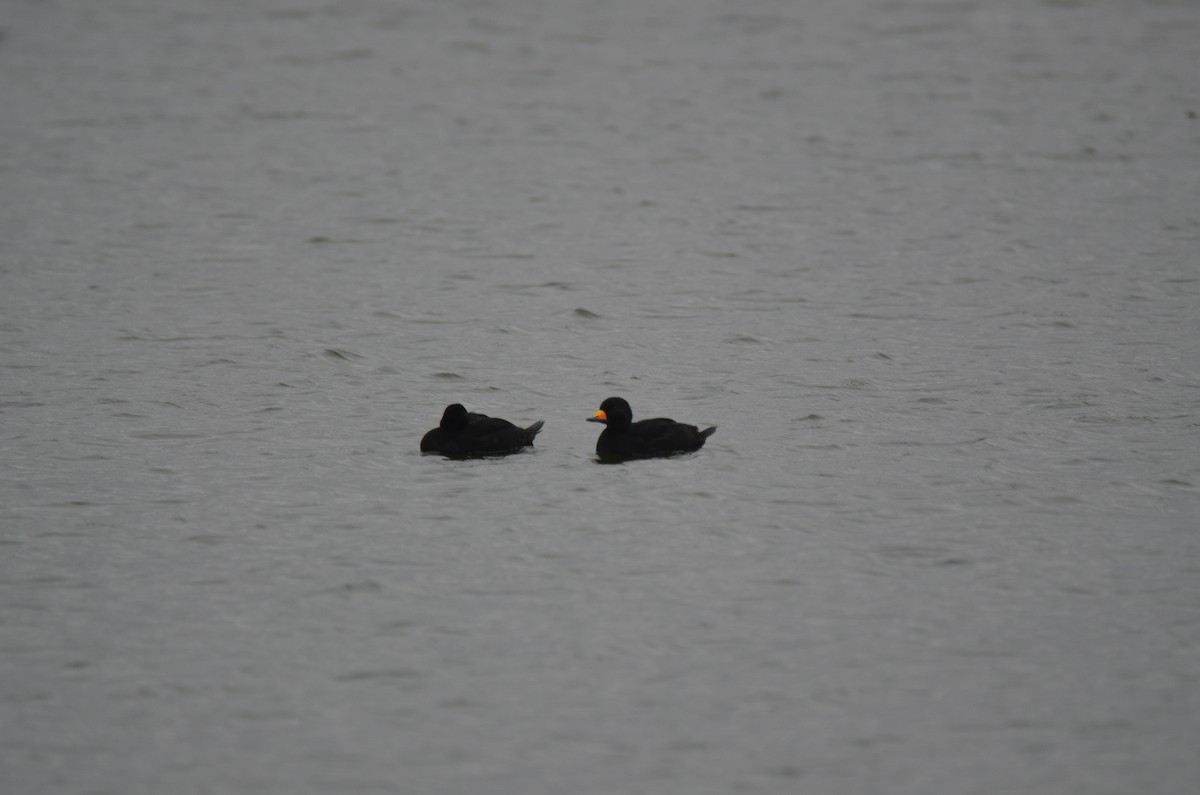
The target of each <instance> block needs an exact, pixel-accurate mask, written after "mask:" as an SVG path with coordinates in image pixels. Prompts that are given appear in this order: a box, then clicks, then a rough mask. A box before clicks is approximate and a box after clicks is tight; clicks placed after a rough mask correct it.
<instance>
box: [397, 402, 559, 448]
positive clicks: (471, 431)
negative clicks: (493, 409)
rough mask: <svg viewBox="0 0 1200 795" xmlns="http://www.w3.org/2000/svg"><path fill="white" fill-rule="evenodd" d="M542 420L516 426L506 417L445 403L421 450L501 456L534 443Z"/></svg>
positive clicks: (457, 404)
mask: <svg viewBox="0 0 1200 795" xmlns="http://www.w3.org/2000/svg"><path fill="white" fill-rule="evenodd" d="M543 424H544V422H543V421H542V420H538V421H537V422H535V423H534V424H533V425H530V426H529V427H528V428H518V427H517V426H516V425H513V424H512V423H511V422H509V421H508V420H502V419H500V418H499V417H489V416H487V415H486V414H476V413H474V412H471V411H467V410H466V408H465V407H464V406H463V405H462V404H461V403H452V404H451V405H449V406H446V410H445V412H443V413H442V421H441V422H440V423H439V424H438V427H436V428H434V429H433V430H432V431H430V432H429V433H427V434H425V436H424V437H423V438H422V439H421V452H422V453H441V454H442V455H448V456H473V455H503V454H505V453H515V452H517V451H518V450H520V449H521V448H522V447H526V446H527V445H532V444H533V437H535V436H537V435H538V431H540V430H541V429H542V425H543Z"/></svg>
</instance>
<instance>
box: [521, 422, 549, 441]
mask: <svg viewBox="0 0 1200 795" xmlns="http://www.w3.org/2000/svg"><path fill="white" fill-rule="evenodd" d="M545 424H546V421H545V420H538V421H537V422H535V423H534V424H533V425H530V426H529V427H528V428H526V429H525V433H526V435H527V436H528V437H529V442H530V444H532V443H533V437H535V436H537V435H538V432H539V431H541V430H542V426H543V425H545Z"/></svg>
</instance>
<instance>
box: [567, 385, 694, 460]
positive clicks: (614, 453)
mask: <svg viewBox="0 0 1200 795" xmlns="http://www.w3.org/2000/svg"><path fill="white" fill-rule="evenodd" d="M588 422H599V423H603V424H604V426H605V428H604V431H603V432H602V433H601V434H600V438H599V439H597V440H596V454H597V455H599V456H600V458H601V459H603V460H606V461H622V460H627V459H633V458H662V457H665V456H672V455H678V454H679V453H690V452H693V451H695V450H699V449H700V448H701V447H703V446H704V442H705V440H706V439H708V437H709V436H712V435H713V432H715V431H716V430H717V426H715V425H714V426H712V427H710V428H705V429H704V430H701V429H700V428H698V427H696V426H695V425H688V424H687V423H683V422H676V421H675V420H672V419H668V418H666V417H655V418H654V419H650V420H638V421H637V422H634V421H633V410H632V409H631V408H630V407H629V403H628V402H626V401H625V399H624V398H619V397H610V398H608V399H607V400H605V401H604V402H603V403H601V404H600V410H599V411H597V412H596V413H595V414H594V415H592V416H591V417H589V418H588Z"/></svg>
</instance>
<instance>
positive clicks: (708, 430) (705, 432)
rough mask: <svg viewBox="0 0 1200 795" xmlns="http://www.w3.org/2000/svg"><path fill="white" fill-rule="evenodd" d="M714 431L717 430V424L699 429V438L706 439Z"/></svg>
mask: <svg viewBox="0 0 1200 795" xmlns="http://www.w3.org/2000/svg"><path fill="white" fill-rule="evenodd" d="M716 432H717V426H716V425H713V426H711V427H709V428H705V429H704V430H702V431H700V438H701V439H707V438H708V437H710V436H712V435H713V434H714V433H716Z"/></svg>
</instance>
